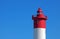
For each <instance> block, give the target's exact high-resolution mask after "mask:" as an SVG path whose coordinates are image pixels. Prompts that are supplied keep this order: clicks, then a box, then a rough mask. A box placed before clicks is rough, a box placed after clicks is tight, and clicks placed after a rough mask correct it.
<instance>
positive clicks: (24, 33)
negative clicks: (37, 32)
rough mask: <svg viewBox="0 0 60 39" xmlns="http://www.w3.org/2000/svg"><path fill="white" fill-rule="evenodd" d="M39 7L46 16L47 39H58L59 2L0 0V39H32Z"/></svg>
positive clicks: (59, 32)
mask: <svg viewBox="0 0 60 39" xmlns="http://www.w3.org/2000/svg"><path fill="white" fill-rule="evenodd" d="M39 7H40V8H42V10H43V12H44V14H45V15H47V16H48V20H47V22H46V24H47V39H60V0H0V39H33V21H32V15H36V14H37V13H36V11H37V9H38V8H39Z"/></svg>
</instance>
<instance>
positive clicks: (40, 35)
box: [34, 28, 46, 39]
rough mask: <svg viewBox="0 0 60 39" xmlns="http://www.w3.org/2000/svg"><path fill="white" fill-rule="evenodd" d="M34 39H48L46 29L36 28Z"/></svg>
mask: <svg viewBox="0 0 60 39" xmlns="http://www.w3.org/2000/svg"><path fill="white" fill-rule="evenodd" d="M34 39H46V29H45V28H34Z"/></svg>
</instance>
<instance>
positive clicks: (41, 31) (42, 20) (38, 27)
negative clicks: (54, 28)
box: [32, 8, 47, 39]
mask: <svg viewBox="0 0 60 39" xmlns="http://www.w3.org/2000/svg"><path fill="white" fill-rule="evenodd" d="M32 20H33V22H34V39H46V20H47V16H45V15H44V14H43V11H42V9H41V8H38V10H37V15H36V16H34V15H32Z"/></svg>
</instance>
